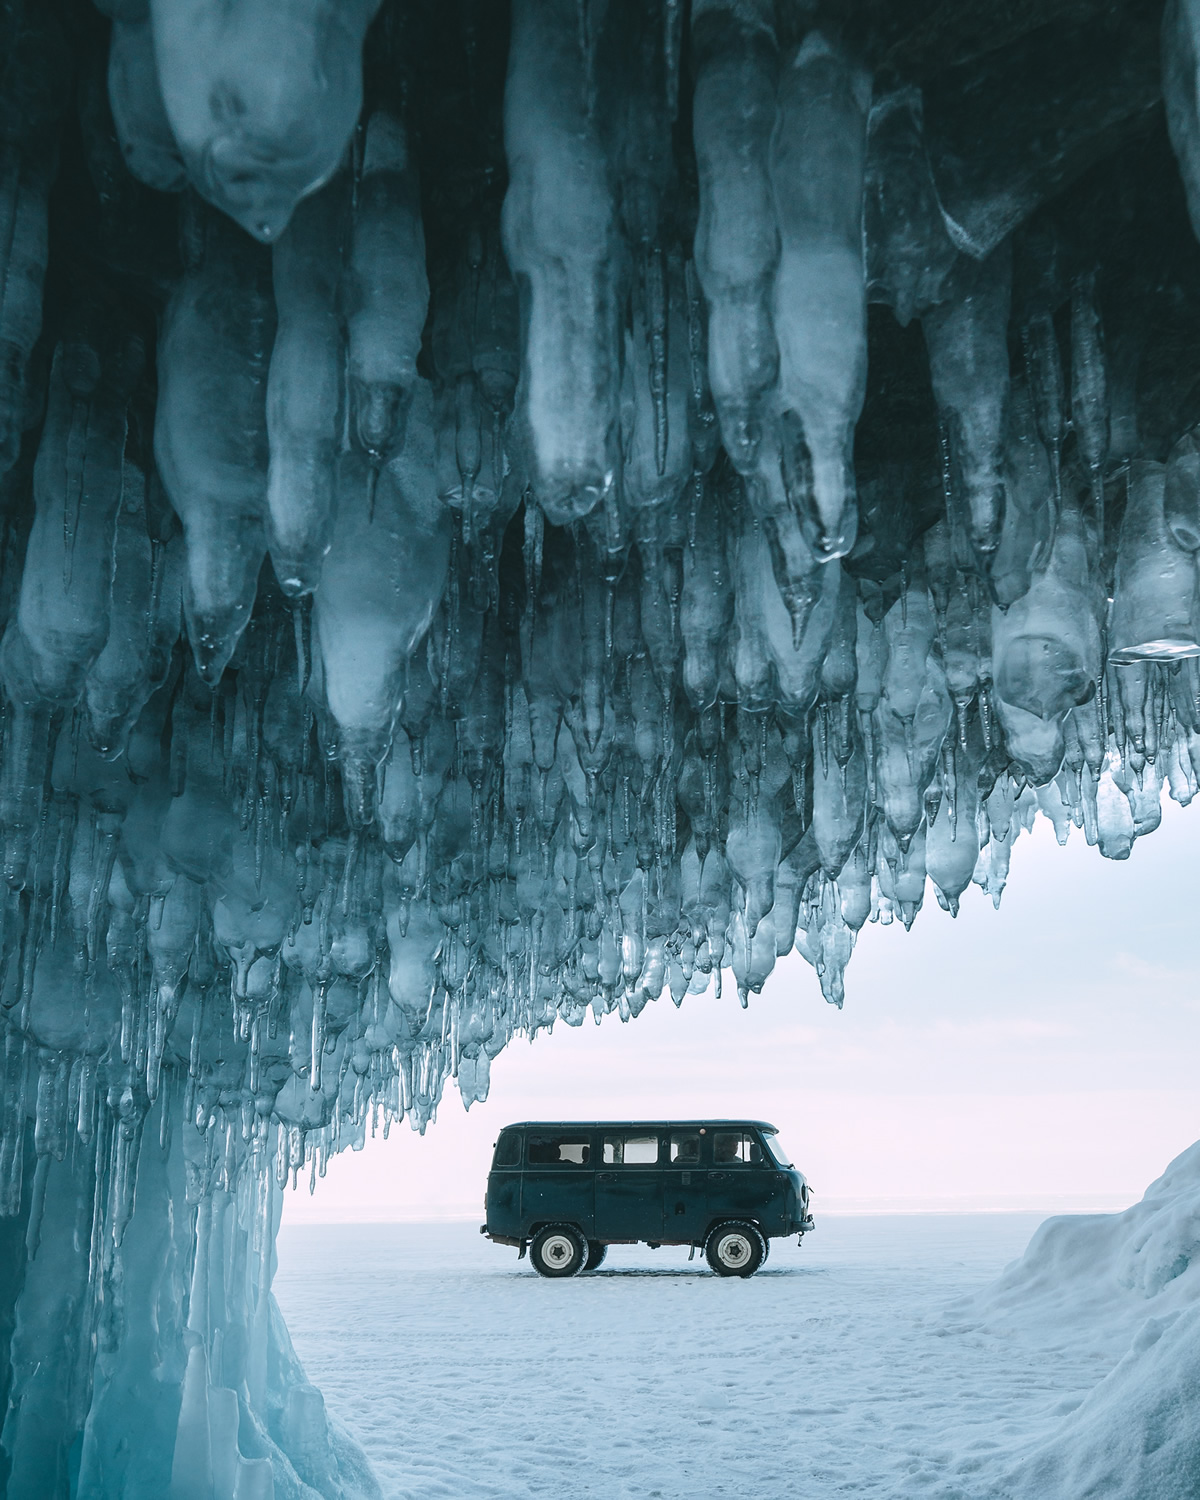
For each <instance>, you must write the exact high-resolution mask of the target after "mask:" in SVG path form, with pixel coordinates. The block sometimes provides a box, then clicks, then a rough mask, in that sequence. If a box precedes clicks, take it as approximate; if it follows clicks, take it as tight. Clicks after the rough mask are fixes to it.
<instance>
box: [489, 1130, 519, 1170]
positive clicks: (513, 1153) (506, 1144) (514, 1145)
mask: <svg viewBox="0 0 1200 1500" xmlns="http://www.w3.org/2000/svg"><path fill="white" fill-rule="evenodd" d="M520 1165H521V1136H520V1132H519V1131H516V1130H506V1131H504V1132H503V1134H502V1135H501V1137H500V1139H499V1140H498V1141H497V1142H496V1154H495V1156H494V1157H493V1158H492V1166H493V1167H519V1166H520Z"/></svg>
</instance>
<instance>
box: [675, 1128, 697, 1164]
mask: <svg viewBox="0 0 1200 1500" xmlns="http://www.w3.org/2000/svg"><path fill="white" fill-rule="evenodd" d="M671 1165H672V1166H673V1167H696V1166H699V1165H700V1142H699V1140H697V1138H696V1137H695V1136H694V1135H685V1136H684V1137H683V1139H682V1140H680V1141H678V1142H676V1145H675V1157H674V1160H673V1161H672V1163H671Z"/></svg>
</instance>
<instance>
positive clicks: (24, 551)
mask: <svg viewBox="0 0 1200 1500" xmlns="http://www.w3.org/2000/svg"><path fill="white" fill-rule="evenodd" d="M1198 27H1200V6H1197V4H1195V3H1193V0H1180V3H1175V0H1172V3H1171V4H1170V5H1169V6H1168V8H1167V12H1166V14H1165V16H1164V15H1163V13H1162V10H1161V7H1160V6H1159V5H1157V4H1152V3H1151V4H1144V3H1135V0H1126V3H1122V4H1116V5H1114V4H1111V3H1109V4H1097V3H1094V0H1050V3H1045V4H1039V5H1037V6H1027V5H1017V6H1011V7H1007V8H1005V10H1004V13H1003V15H998V14H996V12H995V7H993V6H991V5H988V4H984V3H972V0H963V3H962V4H960V5H958V6H956V7H953V15H950V14H949V12H948V11H946V9H945V8H942V7H937V6H934V5H932V4H930V3H926V0H904V3H894V4H893V3H889V4H884V3H880V0H853V3H850V4H840V5H837V6H829V7H828V9H827V10H826V9H823V8H822V7H821V6H820V5H818V4H816V3H807V0H692V4H691V5H690V7H689V6H685V5H684V4H682V3H681V0H512V4H511V6H508V5H504V4H501V3H489V0H450V3H445V0H437V3H435V0H404V3H401V0H387V3H385V4H383V6H382V7H380V5H379V3H378V0H338V3H336V4H335V3H333V0H288V3H286V4H281V3H279V0H150V3H146V0H98V4H97V6H95V7H93V6H90V5H88V4H85V3H84V0H2V3H0V515H2V519H3V539H2V546H0V615H2V616H3V636H2V641H0V686H2V689H3V723H2V754H0V859H2V867H3V869H2V873H3V880H2V881H0V1050H2V1053H3V1057H2V1062H0V1067H2V1070H3V1076H2V1081H0V1237H2V1238H3V1244H4V1255H3V1260H2V1261H0V1393H3V1394H4V1395H5V1397H6V1400H7V1416H6V1417H5V1418H4V1422H3V1427H2V1428H0V1492H4V1493H6V1494H7V1495H8V1496H9V1497H10V1500H27V1497H31V1496H37V1497H39V1500H40V1497H42V1496H48V1495H60V1494H61V1495H65V1494H77V1495H80V1496H101V1497H105V1496H108V1495H130V1496H132V1495H147V1496H149V1495H155V1496H158V1495H162V1494H169V1495H170V1496H171V1497H172V1500H185V1497H186V1500H193V1497H195V1500H230V1497H232V1496H237V1497H239V1500H248V1497H250V1496H255V1497H258V1496H264V1495H269V1494H271V1493H275V1494H286V1495H304V1494H310V1493H311V1492H312V1491H314V1490H315V1491H316V1492H317V1493H319V1494H322V1495H341V1494H344V1495H346V1496H351V1495H356V1494H364V1495H365V1494H369V1493H371V1481H370V1479H369V1476H367V1475H365V1472H364V1471H362V1469H361V1468H360V1466H359V1465H358V1462H357V1460H356V1458H355V1456H354V1453H353V1450H352V1448H351V1447H349V1446H347V1444H346V1443H345V1442H344V1441H343V1439H342V1438H341V1437H340V1436H339V1435H338V1434H337V1433H336V1432H335V1431H333V1430H332V1429H331V1428H330V1427H329V1425H328V1423H327V1422H326V1419H325V1418H324V1415H323V1412H322V1411H321V1408H320V1401H319V1396H317V1395H316V1393H314V1392H312V1389H311V1387H308V1386H307V1385H306V1384H305V1383H304V1381H303V1375H302V1372H300V1371H299V1369H298V1366H297V1365H296V1363H295V1360H294V1358H293V1357H292V1356H291V1354H290V1351H289V1349H288V1346H287V1340H286V1333H285V1332H283V1330H282V1328H281V1325H279V1323H278V1318H277V1316H276V1315H275V1314H273V1312H272V1310H271V1303H270V1292H269V1283H270V1265H271V1241H272V1217H271V1215H272V1208H271V1204H272V1194H273V1192H274V1191H275V1189H274V1188H273V1187H272V1184H273V1183H284V1182H286V1181H287V1179H288V1178H289V1176H295V1175H296V1174H299V1173H300V1172H302V1171H304V1172H311V1173H313V1174H314V1175H315V1174H319V1173H320V1172H321V1171H322V1170H323V1168H324V1164H325V1161H326V1159H327V1157H328V1155H329V1153H330V1152H332V1151H336V1150H339V1149H341V1148H343V1147H345V1146H347V1145H355V1144H357V1143H359V1142H361V1140H362V1139H363V1137H364V1134H365V1133H366V1132H367V1131H368V1130H375V1129H377V1128H382V1129H384V1130H386V1129H387V1128H388V1126H389V1125H390V1124H392V1123H394V1122H395V1121H397V1120H399V1119H401V1118H402V1117H407V1118H408V1119H409V1120H410V1121H411V1122H412V1123H413V1124H415V1125H417V1126H419V1127H422V1128H423V1127H424V1125H425V1124H426V1122H427V1121H428V1120H429V1119H430V1118H432V1115H433V1113H434V1111H435V1109H436V1107H437V1104H438V1101H439V1099H440V1097H441V1094H442V1090H443V1087H444V1085H445V1082H446V1079H447V1078H448V1077H451V1076H453V1077H454V1078H456V1080H457V1085H458V1088H459V1091H460V1093H461V1095H462V1097H463V1099H464V1101H465V1102H467V1103H468V1104H469V1103H470V1102H471V1101H472V1100H476V1099H481V1098H483V1097H484V1096H485V1095H486V1092H487V1088H488V1074H489V1068H490V1065H491V1061H492V1059H493V1058H494V1057H495V1056H496V1055H497V1054H498V1053H499V1052H500V1051H501V1050H502V1048H503V1047H504V1046H505V1044H506V1043H507V1042H508V1041H509V1040H510V1039H511V1038H512V1037H513V1036H515V1035H518V1034H525V1035H532V1034H535V1033H536V1032H537V1031H539V1030H540V1029H542V1028H545V1027H549V1026H550V1025H552V1024H553V1023H554V1022H555V1021H556V1020H558V1019H561V1020H563V1021H565V1022H566V1023H567V1024H569V1025H579V1024H581V1023H582V1022H583V1021H584V1020H585V1018H586V1017H587V1016H588V1014H589V1013H590V1014H591V1015H592V1016H593V1017H594V1018H595V1019H596V1020H597V1021H598V1020H599V1019H600V1018H601V1017H602V1016H604V1015H605V1014H608V1013H611V1012H614V1011H615V1012H617V1013H618V1014H619V1015H620V1017H621V1018H622V1020H627V1019H629V1018H630V1017H631V1016H636V1015H637V1014H638V1013H639V1012H640V1011H641V1010H642V1008H643V1007H644V1006H645V1005H646V1004H647V1003H648V1002H649V1001H651V1000H656V999H659V998H660V997H661V996H662V995H663V993H664V992H668V993H669V994H670V996H671V998H672V999H673V1000H674V1001H675V1002H676V1003H677V1004H678V1003H681V1002H682V1000H683V998H684V996H685V995H686V994H688V993H689V992H697V991H699V990H700V989H703V988H705V987H706V986H708V985H709V984H710V983H712V982H714V980H715V981H716V982H717V983H718V984H719V983H720V982H721V978H722V975H723V974H724V975H726V976H728V975H730V974H732V978H733V982H734V985H735V986H736V989H737V990H738V992H739V994H740V996H741V998H742V999H743V1001H745V999H746V997H747V995H748V994H749V993H750V992H757V991H758V990H760V989H761V988H762V986H763V984H764V983H765V982H766V980H767V978H768V976H769V975H770V973H771V970H772V968H773V966H774V964H775V962H776V960H777V958H778V957H779V956H780V955H781V954H783V953H786V952H788V951H789V950H791V949H792V948H793V947H795V948H796V949H798V951H799V952H801V953H802V954H803V955H804V956H805V957H806V958H807V959H808V960H809V961H810V962H811V963H812V964H813V966H814V968H815V970H816V974H817V976H818V979H819V982H820V987H821V989H822V990H823V991H824V994H825V996H826V998H827V999H829V1000H831V1001H833V1002H835V1003H837V1004H841V1001H842V996H843V973H844V970H845V967H846V963H847V961H848V959H849V957H850V954H851V951H852V949H853V946H854V942H855V937H856V934H857V933H858V931H859V930H860V929H861V927H862V925H863V923H865V922H866V921H868V920H875V921H879V922H883V923H889V922H892V921H894V920H895V919H896V918H899V919H900V920H901V921H903V922H904V923H905V924H906V925H908V924H911V922H912V921H913V920H914V918H915V916H916V914H917V912H918V910H919V908H920V906H921V905H922V902H923V901H924V899H925V897H926V894H927V892H929V893H931V894H932V896H933V897H934V898H935V899H936V900H937V902H938V903H939V904H940V905H941V906H943V907H945V908H946V909H948V910H949V911H951V912H954V911H955V910H956V909H957V905H958V902H959V900H960V898H961V897H962V895H963V893H964V891H965V890H966V889H967V887H968V886H969V885H970V884H971V882H972V881H975V882H976V883H977V884H979V885H981V886H982V887H983V888H984V889H985V890H986V891H987V892H988V893H989V894H990V895H991V897H992V899H993V900H995V901H999V899H1000V895H1001V892H1002V890H1003V887H1004V883H1005V878H1006V874H1007V869H1008V860H1009V851H1010V849H1011V847H1012V843H1013V841H1014V839H1015V838H1016V837H1017V836H1018V834H1019V832H1020V831H1021V829H1022V828H1025V827H1027V826H1028V825H1029V822H1030V820H1031V819H1032V818H1033V817H1034V816H1035V815H1036V813H1037V812H1039V811H1040V812H1042V813H1043V814H1044V815H1046V816H1047V817H1049V818H1051V819H1052V821H1053V822H1054V824H1055V827H1056V829H1057V831H1058V833H1059V836H1060V838H1063V839H1065V838H1066V837H1067V835H1068V833H1069V831H1070V829H1071V827H1072V826H1075V827H1081V828H1082V829H1083V831H1084V834H1085V836H1086V838H1087V839H1088V840H1089V841H1090V842H1091V843H1094V844H1096V845H1098V846H1099V849H1100V852H1101V853H1102V854H1104V855H1107V856H1109V857H1112V858H1123V857H1125V856H1126V855H1128V853H1129V850H1130V847H1131V844H1132V842H1133V840H1134V839H1135V838H1136V837H1138V836H1139V835H1140V834H1143V833H1146V832H1148V831H1150V830H1152V829H1153V828H1154V827H1155V826H1156V824H1157V822H1158V819H1159V807H1160V802H1161V796H1162V793H1163V790H1164V787H1165V788H1167V789H1168V790H1169V792H1170V794H1171V795H1172V796H1173V797H1174V798H1175V799H1176V800H1177V801H1180V802H1187V801H1189V800H1190V799H1191V797H1192V796H1193V794H1194V792H1195V790H1196V786H1197V768H1198V767H1200V738H1198V733H1200V663H1198V659H1200V636H1198V635H1197V630H1198V628H1200V627H1198V621H1197V615H1196V598H1195V595H1196V556H1197V552H1198V551H1200V436H1198V434H1200V425H1198V424H1200V399H1198V397H1197V389H1198V386H1197V378H1196V355H1195V351H1196V349H1197V347H1200V253H1198V250H1197V246H1196V243H1195V238H1194V236H1193V234H1192V231H1191V228H1190V226H1189V222H1188V214H1189V211H1191V212H1192V213H1193V216H1194V217H1195V218H1196V219H1197V221H1198V222H1200V214H1198V213H1197V211H1196V207H1195V206H1196V204H1197V202H1200V113H1198V105H1197V88H1196V66H1197V62H1196V60H1197V45H1198V43H1197V34H1196V33H1197V28H1198ZM1160 59H1161V65H1160ZM1164 96H1165V104H1166V108H1165V127H1164V110H1163V99H1164ZM305 1485H307V1486H308V1487H309V1488H308V1490H305V1489H304V1486H305ZM5 1487H6V1488H5Z"/></svg>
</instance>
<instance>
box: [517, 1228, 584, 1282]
mask: <svg viewBox="0 0 1200 1500" xmlns="http://www.w3.org/2000/svg"><path fill="white" fill-rule="evenodd" d="M587 1258H588V1245H587V1241H586V1240H585V1239H584V1237H583V1235H581V1234H580V1232H579V1231H578V1229H576V1228H575V1226H574V1225H573V1224H547V1225H546V1227H545V1228H544V1229H539V1230H538V1232H537V1233H536V1234H535V1235H534V1237H533V1243H532V1244H531V1245H530V1247H529V1259H530V1260H531V1261H532V1262H533V1269H534V1270H535V1271H536V1272H537V1273H538V1275H539V1276H555V1277H557V1276H575V1275H576V1274H577V1273H578V1272H580V1271H582V1270H583V1266H584V1262H585V1261H586V1260H587Z"/></svg>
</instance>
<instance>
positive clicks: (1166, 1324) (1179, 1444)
mask: <svg viewBox="0 0 1200 1500" xmlns="http://www.w3.org/2000/svg"><path fill="white" fill-rule="evenodd" d="M955 1313H956V1315H957V1314H963V1313H967V1314H969V1315H973V1316H970V1321H971V1322H973V1323H974V1324H975V1325H976V1326H978V1325H980V1324H982V1326H983V1327H984V1328H986V1329H987V1330H988V1331H989V1332H990V1333H992V1334H995V1335H999V1336H1002V1337H1003V1336H1008V1337H1013V1336H1018V1337H1023V1338H1026V1339H1029V1340H1030V1342H1036V1343H1040V1344H1041V1345H1042V1346H1043V1347H1056V1346H1060V1345H1062V1344H1065V1343H1068V1342H1069V1343H1072V1344H1075V1345H1076V1346H1077V1347H1083V1348H1088V1349H1092V1350H1094V1351H1095V1352H1096V1354H1097V1355H1100V1356H1106V1357H1108V1358H1111V1359H1116V1361H1117V1362H1116V1364H1115V1365H1114V1366H1113V1367H1112V1369H1111V1370H1110V1371H1109V1373H1108V1374H1107V1375H1106V1376H1105V1378H1104V1379H1103V1380H1101V1381H1100V1383H1099V1384H1098V1385H1097V1386H1096V1387H1095V1389H1094V1390H1092V1391H1091V1392H1090V1393H1089V1394H1088V1395H1087V1396H1086V1397H1085V1399H1084V1400H1083V1401H1082V1402H1081V1403H1080V1405H1079V1406H1078V1407H1077V1408H1076V1409H1075V1410H1074V1411H1073V1412H1071V1413H1070V1415H1069V1416H1067V1418H1066V1419H1065V1421H1064V1422H1063V1424H1062V1425H1061V1427H1060V1428H1059V1429H1058V1430H1057V1431H1056V1432H1055V1433H1054V1434H1053V1435H1052V1436H1051V1437H1050V1438H1048V1439H1045V1440H1043V1441H1040V1442H1039V1443H1038V1444H1037V1445H1036V1446H1035V1447H1033V1448H1032V1449H1030V1450H1029V1451H1027V1452H1026V1453H1025V1454H1024V1455H1022V1456H1021V1457H1020V1458H1019V1460H1018V1461H1017V1462H1016V1463H1015V1464H1014V1466H1013V1467H1012V1468H1011V1469H1010V1471H1009V1474H1008V1476H1007V1480H1006V1482H1005V1484H1004V1485H1003V1487H1002V1490H1001V1493H1003V1494H1005V1495H1008V1496H1011V1497H1012V1500H1047V1497H1051V1496H1053V1497H1063V1500H1068V1497H1069V1500H1093V1497H1095V1500H1100V1497H1103V1500H1184V1497H1187V1496H1195V1495H1200V1142H1197V1143H1196V1144H1195V1145H1193V1146H1190V1147H1189V1148H1188V1149H1187V1150H1186V1151H1184V1152H1183V1153H1182V1154H1181V1155H1180V1156H1177V1157H1176V1158H1175V1160H1174V1161H1173V1162H1171V1164H1170V1165H1169V1166H1168V1167H1167V1170H1166V1171H1165V1172H1164V1173H1163V1175H1162V1176H1161V1177H1160V1178H1159V1179H1158V1180H1157V1181H1156V1182H1154V1183H1152V1184H1151V1186H1150V1187H1149V1188H1148V1189H1147V1191H1146V1194H1145V1196H1144V1197H1143V1198H1142V1200H1141V1202H1140V1203H1136V1204H1134V1206H1133V1207H1132V1208H1129V1209H1126V1210H1125V1212H1124V1213H1119V1214H1089V1215H1072V1216H1067V1217H1062V1218H1054V1219H1048V1220H1047V1221H1046V1222H1045V1223H1044V1224H1043V1225H1042V1226H1041V1227H1040V1228H1039V1229H1038V1231H1037V1233H1036V1234H1035V1235H1034V1237H1033V1239H1032V1240H1031V1241H1030V1244H1029V1248H1028V1250H1027V1251H1026V1252H1025V1254H1024V1256H1023V1257H1022V1258H1021V1259H1020V1260H1019V1261H1016V1262H1014V1264H1013V1265H1011V1266H1010V1267H1009V1268H1008V1269H1007V1270H1006V1271H1005V1273H1004V1274H1003V1275H1002V1276H1001V1277H1000V1278H999V1280H998V1281H996V1282H995V1283H994V1284H993V1285H992V1286H991V1287H989V1288H988V1289H987V1290H986V1291H984V1292H982V1293H980V1294H978V1295H977V1296H976V1297H975V1298H973V1299H971V1301H970V1302H969V1303H964V1304H960V1306H959V1307H958V1308H956V1309H955Z"/></svg>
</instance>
